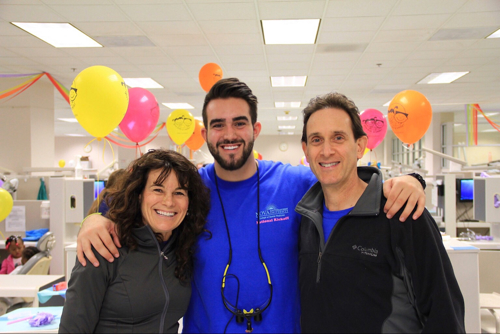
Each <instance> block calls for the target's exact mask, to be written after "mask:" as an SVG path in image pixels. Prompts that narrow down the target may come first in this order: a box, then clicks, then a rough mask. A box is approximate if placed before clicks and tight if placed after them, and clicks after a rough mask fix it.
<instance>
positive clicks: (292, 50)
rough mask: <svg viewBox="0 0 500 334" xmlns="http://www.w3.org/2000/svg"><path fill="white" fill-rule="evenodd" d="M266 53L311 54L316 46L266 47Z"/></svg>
mask: <svg viewBox="0 0 500 334" xmlns="http://www.w3.org/2000/svg"><path fill="white" fill-rule="evenodd" d="M264 48H265V50H266V53H267V54H268V55H272V54H299V53H300V54H311V53H312V52H313V51H314V49H315V45H264Z"/></svg>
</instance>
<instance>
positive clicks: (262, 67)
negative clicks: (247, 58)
mask: <svg viewBox="0 0 500 334" xmlns="http://www.w3.org/2000/svg"><path fill="white" fill-rule="evenodd" d="M224 68H225V69H226V70H227V71H238V70H244V71H248V70H256V71H266V70H267V67H266V64H264V63H261V62H259V63H251V62H245V63H232V64H224Z"/></svg>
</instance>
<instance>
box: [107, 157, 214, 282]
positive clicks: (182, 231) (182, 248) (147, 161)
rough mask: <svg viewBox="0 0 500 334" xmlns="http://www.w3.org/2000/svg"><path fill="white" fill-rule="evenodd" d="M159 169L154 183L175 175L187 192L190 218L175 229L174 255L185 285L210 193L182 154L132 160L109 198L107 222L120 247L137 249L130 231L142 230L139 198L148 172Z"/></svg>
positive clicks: (208, 206)
mask: <svg viewBox="0 0 500 334" xmlns="http://www.w3.org/2000/svg"><path fill="white" fill-rule="evenodd" d="M158 169H161V170H162V171H161V173H160V175H159V176H158V178H157V179H156V181H155V184H156V185H161V184H162V183H163V181H165V179H166V178H167V177H168V175H169V174H170V173H171V172H172V171H174V172H175V174H176V175H177V180H178V181H179V185H180V186H181V188H184V189H186V190H187V192H188V198H189V207H188V212H189V214H188V215H186V216H185V217H184V220H183V221H182V223H181V224H180V225H179V226H178V227H177V228H176V229H175V230H177V232H175V231H174V233H178V236H177V240H176V245H175V248H176V250H175V255H176V258H177V266H176V268H175V276H176V277H177V278H178V279H180V280H181V281H182V282H188V281H189V279H190V277H191V274H192V270H193V260H192V257H193V253H194V243H195V241H196V238H197V236H198V235H199V234H200V233H201V232H203V231H204V228H203V227H204V226H205V223H206V218H207V214H208V211H209V209H210V194H209V190H208V188H207V187H205V185H204V184H203V181H202V179H201V177H200V174H198V170H197V168H196V166H195V165H193V164H192V163H191V162H190V161H189V160H188V159H187V158H186V157H184V156H183V155H182V154H180V153H177V152H174V151H170V150H164V149H159V150H149V151H148V152H147V153H145V154H144V155H143V156H142V157H140V158H138V159H136V160H134V161H133V162H132V163H131V164H130V165H129V167H128V170H129V172H128V176H126V177H125V178H124V179H123V183H122V187H120V188H119V189H114V190H112V191H110V192H109V194H108V197H109V198H111V199H112V200H111V202H110V207H109V211H108V218H109V219H111V220H112V221H114V222H115V223H116V226H117V231H118V235H119V238H120V242H121V244H122V245H125V246H128V247H129V248H130V249H135V248H136V247H137V241H136V240H135V238H134V237H133V235H132V229H134V228H137V227H141V226H144V222H143V219H142V212H141V200H140V198H141V195H142V192H143V191H144V188H145V187H146V184H147V181H148V176H149V173H150V172H151V171H154V170H158ZM156 238H157V239H158V241H159V242H162V241H164V240H163V239H162V236H161V234H156Z"/></svg>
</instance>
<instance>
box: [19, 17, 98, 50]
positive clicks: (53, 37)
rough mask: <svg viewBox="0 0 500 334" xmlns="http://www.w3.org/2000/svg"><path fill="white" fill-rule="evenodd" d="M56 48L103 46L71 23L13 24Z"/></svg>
mask: <svg viewBox="0 0 500 334" xmlns="http://www.w3.org/2000/svg"><path fill="white" fill-rule="evenodd" d="M11 23H12V24H13V25H15V26H16V27H19V28H21V29H23V30H24V31H26V32H28V33H30V34H32V35H33V36H35V37H38V38H40V39H41V40H42V41H44V42H46V43H49V44H50V45H52V46H54V47H56V48H101V47H102V45H101V44H99V43H97V42H96V41H94V40H93V39H92V38H90V37H89V36H87V35H85V34H84V33H83V32H81V31H80V30H78V29H76V28H75V27H73V26H72V25H71V24H69V23H30V22H11Z"/></svg>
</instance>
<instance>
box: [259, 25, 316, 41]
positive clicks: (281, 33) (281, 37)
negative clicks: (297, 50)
mask: <svg viewBox="0 0 500 334" xmlns="http://www.w3.org/2000/svg"><path fill="white" fill-rule="evenodd" d="M319 21H320V20H319V19H308V20H262V30H263V34H264V43H265V44H314V43H315V42H316V37H317V36H318V28H319Z"/></svg>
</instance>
